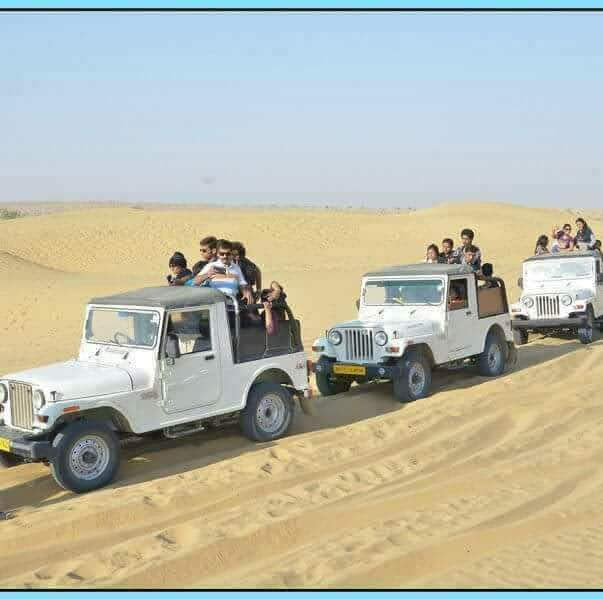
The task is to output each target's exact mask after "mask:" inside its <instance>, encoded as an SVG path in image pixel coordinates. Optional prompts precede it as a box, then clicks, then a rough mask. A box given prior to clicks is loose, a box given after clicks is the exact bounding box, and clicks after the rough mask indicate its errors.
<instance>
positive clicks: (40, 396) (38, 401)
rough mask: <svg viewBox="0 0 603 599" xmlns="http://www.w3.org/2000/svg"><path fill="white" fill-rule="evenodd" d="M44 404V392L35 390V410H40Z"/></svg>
mask: <svg viewBox="0 0 603 599" xmlns="http://www.w3.org/2000/svg"><path fill="white" fill-rule="evenodd" d="M45 403H46V398H45V397H44V392H43V391H40V390H39V389H37V390H36V391H34V394H33V404H34V408H35V409H36V410H41V409H42V408H43V407H44V404H45Z"/></svg>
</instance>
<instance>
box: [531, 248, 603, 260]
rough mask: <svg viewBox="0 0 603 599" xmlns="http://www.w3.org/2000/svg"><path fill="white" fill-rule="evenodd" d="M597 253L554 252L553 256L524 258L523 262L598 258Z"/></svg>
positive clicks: (589, 251)
mask: <svg viewBox="0 0 603 599" xmlns="http://www.w3.org/2000/svg"><path fill="white" fill-rule="evenodd" d="M598 257H599V252H595V251H593V250H580V251H576V250H572V251H571V252H555V253H554V254H540V255H538V256H530V257H529V258H526V259H525V260H524V262H532V261H533V260H553V259H559V258H563V259H564V260H566V259H568V258H598Z"/></svg>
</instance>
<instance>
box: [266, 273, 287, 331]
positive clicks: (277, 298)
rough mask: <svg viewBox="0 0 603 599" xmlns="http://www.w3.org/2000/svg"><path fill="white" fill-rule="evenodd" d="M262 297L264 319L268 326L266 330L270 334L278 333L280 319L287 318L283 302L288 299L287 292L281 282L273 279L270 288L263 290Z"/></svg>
mask: <svg viewBox="0 0 603 599" xmlns="http://www.w3.org/2000/svg"><path fill="white" fill-rule="evenodd" d="M260 299H261V300H262V305H263V306H264V312H263V314H262V320H263V322H264V326H265V327H266V332H267V333H268V335H276V334H277V333H278V331H279V325H278V323H279V321H281V320H285V309H284V308H283V304H284V303H285V301H286V299H287V294H286V293H285V292H284V290H283V288H282V286H281V285H280V284H279V283H277V282H276V281H272V283H271V284H270V289H263V290H262V292H261V294H260Z"/></svg>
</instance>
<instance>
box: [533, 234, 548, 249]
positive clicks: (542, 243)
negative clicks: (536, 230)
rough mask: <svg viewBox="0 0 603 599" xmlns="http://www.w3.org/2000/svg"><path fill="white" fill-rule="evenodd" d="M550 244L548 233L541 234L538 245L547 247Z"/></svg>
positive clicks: (537, 241)
mask: <svg viewBox="0 0 603 599" xmlns="http://www.w3.org/2000/svg"><path fill="white" fill-rule="evenodd" d="M548 245H549V238H548V237H547V236H546V235H541V236H540V237H539V238H538V239H537V240H536V247H538V246H540V247H543V248H545V247H547V246H548Z"/></svg>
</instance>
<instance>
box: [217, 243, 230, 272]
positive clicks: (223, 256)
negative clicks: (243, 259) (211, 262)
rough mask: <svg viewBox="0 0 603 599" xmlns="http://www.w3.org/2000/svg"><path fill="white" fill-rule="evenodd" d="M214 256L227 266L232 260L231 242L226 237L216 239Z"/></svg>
mask: <svg viewBox="0 0 603 599" xmlns="http://www.w3.org/2000/svg"><path fill="white" fill-rule="evenodd" d="M216 256H217V258H218V260H220V261H221V262H223V263H224V264H226V265H227V266H228V265H229V264H230V263H231V261H232V243H231V242H230V241H228V239H218V243H217V244H216Z"/></svg>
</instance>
